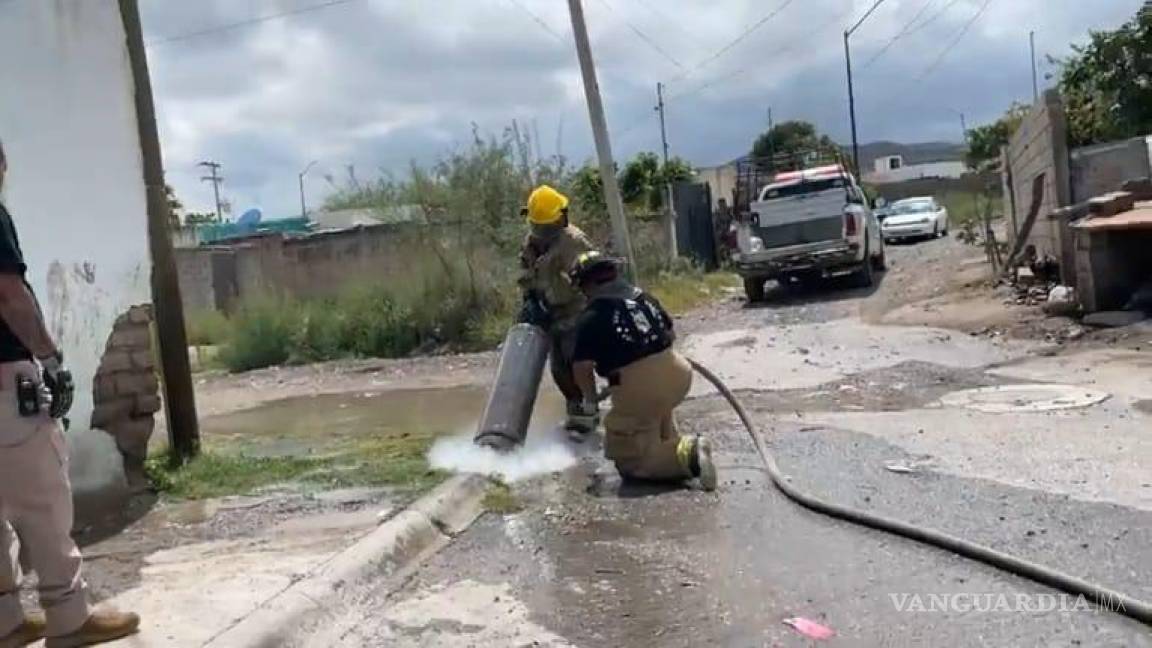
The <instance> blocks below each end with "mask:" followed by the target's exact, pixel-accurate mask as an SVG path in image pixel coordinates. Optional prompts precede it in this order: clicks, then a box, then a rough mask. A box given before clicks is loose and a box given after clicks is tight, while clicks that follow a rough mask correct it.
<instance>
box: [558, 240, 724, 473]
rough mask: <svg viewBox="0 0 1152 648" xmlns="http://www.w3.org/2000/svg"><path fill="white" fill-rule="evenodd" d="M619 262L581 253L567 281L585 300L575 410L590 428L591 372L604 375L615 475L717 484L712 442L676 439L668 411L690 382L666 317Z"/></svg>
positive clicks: (593, 415)
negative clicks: (577, 408)
mask: <svg viewBox="0 0 1152 648" xmlns="http://www.w3.org/2000/svg"><path fill="white" fill-rule="evenodd" d="M619 268H620V263H619V262H618V261H617V260H616V259H612V258H610V257H607V256H604V255H603V254H601V253H599V252H595V251H592V252H585V253H584V254H582V255H580V257H579V259H578V260H577V261H576V264H575V265H574V266H573V268H572V270H571V272H570V274H569V278H570V279H571V281H572V285H573V286H578V287H579V288H580V290H581V291H582V292H583V293H584V295H585V296H586V297H587V299H588V303H587V306H586V307H585V309H584V312H583V313H582V314H581V315H580V318H579V319H578V320H577V323H576V350H575V354H574V355H573V359H574V364H573V366H574V373H575V378H576V383H577V384H578V385H579V386H580V391H581V393H582V394H583V397H584V403H583V405H582V410H581V414H582V415H583V416H585V417H586V418H587V423H586V425H588V426H589V427H592V428H595V425H596V419H597V417H598V415H599V408H598V406H597V399H596V376H595V374H600V376H602V377H603V378H606V379H607V380H608V385H609V391H610V393H611V394H612V409H611V410H609V412H608V414H607V415H606V416H605V417H604V431H605V441H604V454H605V456H607V457H608V459H610V460H612V462H613V463H615V464H616V470H618V471H619V472H620V474H621V476H623V477H625V478H633V479H645V480H659V481H685V480H688V479H692V478H697V479H699V482H700V485H701V487H702V488H704V489H705V490H715V489H716V483H717V478H716V467H715V465H714V464H713V462H712V446H711V444H710V442H709V441H708V439H706V438H704V437H699V436H680V434H679V433H678V432H677V431H676V421H675V419H674V417H673V410H675V409H676V406H677V405H679V404H680V403H682V402H683V401H684V399H685V398H686V397H687V396H688V391H689V389H691V387H692V367H691V366H690V365H689V364H688V361H687V360H685V359H684V358H683V356H681V355H680V354H678V353H677V352H676V351H675V350H674V349H673V348H672V343H673V342H674V341H675V337H676V336H675V333H674V331H673V325H672V318H671V317H669V315H668V313H667V311H665V310H664V307H663V306H661V305H660V302H659V301H657V300H656V299H655V298H654V297H652V296H651V295H648V294H647V293H645V292H644V291H642V290H640V289H639V288H636V287H635V286H633V285H631V284H629V283H628V282H627V281H626V280H625V279H624V278H623V277H621V276H620V271H619Z"/></svg>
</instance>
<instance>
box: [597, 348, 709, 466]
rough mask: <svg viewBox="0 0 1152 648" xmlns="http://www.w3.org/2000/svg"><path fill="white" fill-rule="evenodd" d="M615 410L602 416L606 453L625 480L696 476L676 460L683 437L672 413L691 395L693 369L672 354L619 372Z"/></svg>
mask: <svg viewBox="0 0 1152 648" xmlns="http://www.w3.org/2000/svg"><path fill="white" fill-rule="evenodd" d="M619 374H620V381H619V382H620V384H618V385H615V386H613V387H612V409H611V410H610V411H609V412H608V414H607V415H606V416H605V417H604V430H605V441H604V454H605V456H607V457H608V458H609V459H611V460H612V461H613V462H615V463H616V469H617V470H618V471H620V474H621V475H623V476H625V477H635V478H639V479H655V480H681V479H688V478H690V477H692V473H691V471H690V470H689V468H688V465H687V460H686V458H685V460H681V459H680V458H678V457H677V452H676V449H677V446H678V445H679V443H680V435H679V433H677V432H676V422H675V421H674V420H673V418H672V411H673V410H674V409H675V408H676V406H677V405H679V404H680V403H681V402H683V401H684V398H685V397H687V396H688V390H689V389H690V388H691V387H692V367H691V366H689V364H688V362H687V361H686V360H685V359H684V358H683V357H681V356H680V355H679V354H677V353H676V352H675V351H672V350H671V349H669V350H667V351H663V352H661V353H657V354H656V355H651V356H648V357H646V358H642V359H640V360H637V361H636V362H633V363H632V364H630V365H627V366H625V367H623V368H622V369H620V372H619Z"/></svg>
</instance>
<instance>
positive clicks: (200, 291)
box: [175, 248, 216, 315]
mask: <svg viewBox="0 0 1152 648" xmlns="http://www.w3.org/2000/svg"><path fill="white" fill-rule="evenodd" d="M175 252H176V272H177V274H178V275H179V276H180V299H181V301H183V302H184V312H185V313H188V314H189V315H191V314H193V313H199V312H203V311H206V310H211V309H213V308H215V306H216V295H215V292H214V291H213V286H212V257H211V254H210V253H209V252H207V251H206V250H203V249H201V248H176V250H175Z"/></svg>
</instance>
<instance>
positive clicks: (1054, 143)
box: [1004, 90, 1071, 259]
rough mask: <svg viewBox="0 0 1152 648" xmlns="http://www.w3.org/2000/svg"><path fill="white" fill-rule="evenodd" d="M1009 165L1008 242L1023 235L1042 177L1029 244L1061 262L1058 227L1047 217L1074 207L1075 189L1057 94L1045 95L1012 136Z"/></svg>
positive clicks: (1006, 197) (1061, 106)
mask: <svg viewBox="0 0 1152 648" xmlns="http://www.w3.org/2000/svg"><path fill="white" fill-rule="evenodd" d="M1006 161H1007V164H1008V166H1009V167H1010V169H1008V170H1005V174H1009V173H1010V175H1011V178H1012V182H1011V187H1008V189H1009V191H1010V192H1011V194H1010V195H1005V197H1004V212H1005V213H1006V214H1008V216H1009V218H1008V224H1009V228H1008V242H1009V243H1010V244H1014V243H1015V241H1016V236H1017V233H1018V231H1019V230H1020V229H1022V228H1023V226H1024V220H1025V218H1026V216H1027V215H1028V212H1029V209H1030V208H1031V207H1032V184H1033V182H1035V180H1036V178H1038V177H1039V176H1040V175H1041V174H1043V175H1044V195H1043V198H1042V199H1041V201H1040V205H1039V212H1038V216H1037V219H1036V221H1035V223H1034V225H1033V227H1032V231H1031V233H1030V235H1029V236H1028V241H1027V242H1028V243H1030V244H1032V245H1034V246H1036V251H1037V253H1039V254H1041V255H1045V254H1046V255H1049V256H1052V257H1054V258H1057V259H1058V258H1060V249H1061V242H1060V233H1059V229H1058V224H1056V223H1054V222H1053V221H1051V220H1049V219H1048V218H1047V216H1048V214H1050V213H1051V212H1053V211H1054V210H1056V209H1058V208H1060V207H1064V206H1067V205H1068V204H1070V202H1071V191H1070V188H1069V178H1068V174H1069V171H1068V135H1067V129H1066V127H1065V119H1064V105H1063V102H1062V101H1061V99H1060V95H1059V93H1057V92H1056V91H1055V90H1049V91H1047V92H1046V93H1045V94H1044V97H1043V98H1042V99H1041V100H1040V101H1039V102H1037V103H1036V105H1035V106H1034V107H1033V108H1032V112H1031V113H1029V114H1028V116H1027V117H1025V118H1024V121H1023V122H1022V123H1021V124H1020V128H1019V129H1017V130H1016V132H1015V133H1014V134H1013V135H1012V139H1011V141H1010V142H1009V144H1008V147H1007V156H1006Z"/></svg>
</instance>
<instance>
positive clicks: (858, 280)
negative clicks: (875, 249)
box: [851, 248, 876, 288]
mask: <svg viewBox="0 0 1152 648" xmlns="http://www.w3.org/2000/svg"><path fill="white" fill-rule="evenodd" d="M872 263H873V262H872V256H871V253H870V252H869V251H868V248H864V262H863V263H861V264H860V268H859V269H858V270H856V272H853V273H852V276H851V282H852V287H854V288H871V287H872V284H873V283H874V282H875V280H876V279H875V277H874V276H873V275H872V268H873V266H872Z"/></svg>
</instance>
